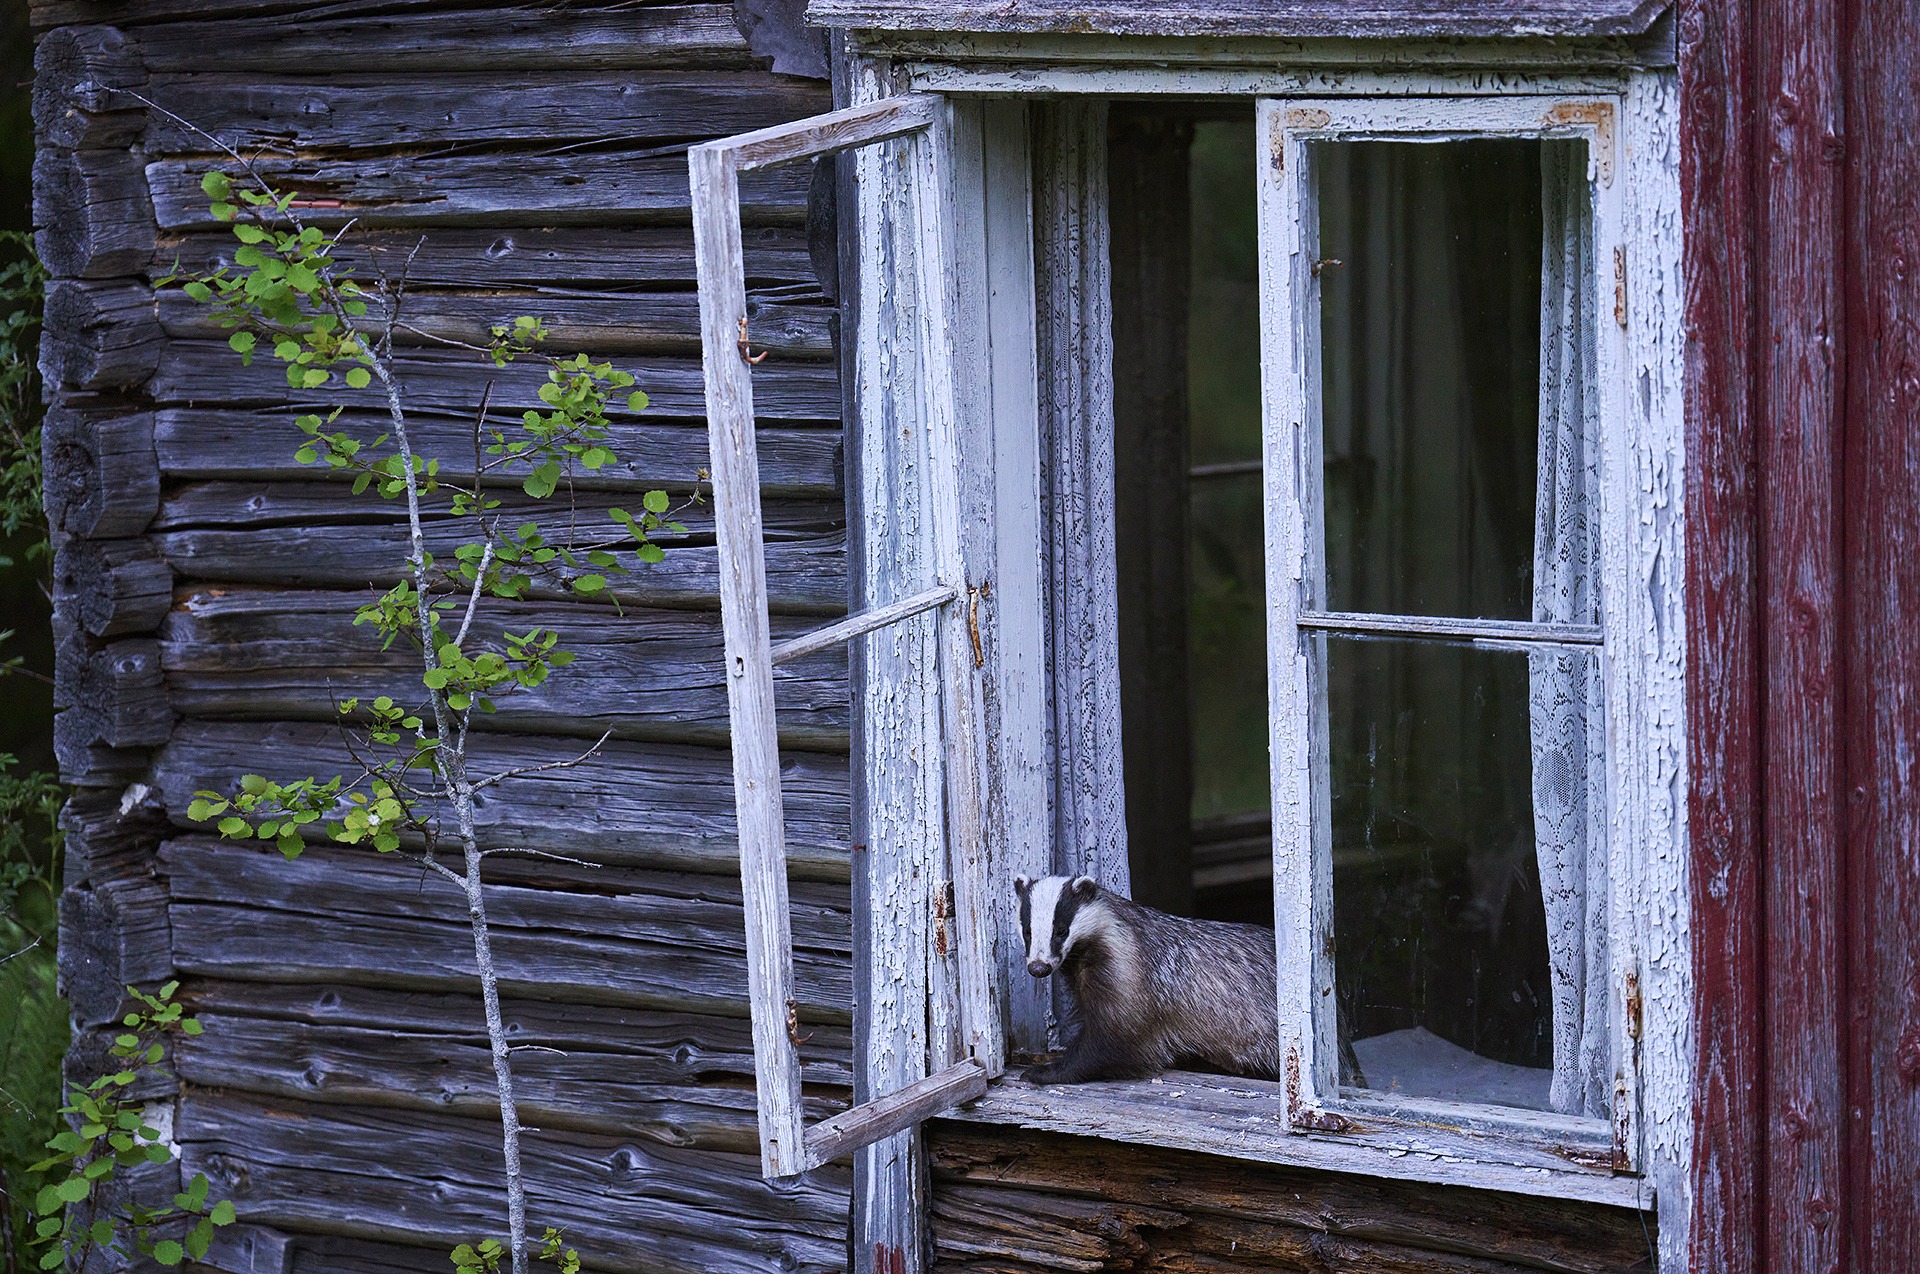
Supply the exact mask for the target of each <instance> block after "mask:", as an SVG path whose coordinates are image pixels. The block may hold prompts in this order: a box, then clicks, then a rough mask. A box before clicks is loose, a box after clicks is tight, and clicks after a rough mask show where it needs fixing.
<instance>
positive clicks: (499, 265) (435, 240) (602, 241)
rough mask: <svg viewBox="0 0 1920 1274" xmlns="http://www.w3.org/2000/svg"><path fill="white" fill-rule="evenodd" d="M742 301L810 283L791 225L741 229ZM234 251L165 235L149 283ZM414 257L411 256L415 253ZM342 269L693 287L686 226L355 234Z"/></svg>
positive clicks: (472, 281) (223, 232)
mask: <svg viewBox="0 0 1920 1274" xmlns="http://www.w3.org/2000/svg"><path fill="white" fill-rule="evenodd" d="M742 240H743V245H742V246H743V247H744V248H745V250H746V265H747V281H748V295H749V297H750V298H751V297H754V295H755V293H756V292H758V291H760V290H762V289H776V290H778V289H795V290H799V289H802V288H804V287H806V286H807V285H811V284H813V283H814V282H815V280H814V274H813V267H812V264H811V262H810V261H809V260H808V257H807V237H806V231H805V229H804V228H802V227H799V226H779V225H775V226H751V227H748V228H747V230H746V231H745V233H744V235H743V236H742ZM239 246H240V244H239V242H238V241H237V240H235V239H234V237H233V232H232V231H231V230H230V229H228V228H227V227H225V226H221V227H219V228H218V229H214V230H194V231H185V232H181V233H177V234H170V235H168V236H166V237H165V238H164V240H163V241H162V243H161V245H160V248H159V251H158V252H157V253H156V255H155V257H154V260H153V263H152V265H151V266H150V267H149V269H150V271H151V272H152V274H153V275H154V276H155V277H156V278H157V277H159V276H161V275H165V274H171V273H173V268H174V263H175V261H176V260H178V262H179V264H180V265H181V266H183V267H184V268H186V269H188V270H195V271H210V270H217V269H219V268H220V267H221V266H222V265H230V264H232V261H233V253H234V251H235V250H236V249H238V248H239ZM416 249H417V250H418V251H417V252H416ZM332 255H333V256H334V258H335V259H336V260H337V261H339V262H340V263H341V265H342V266H343V267H346V268H350V269H352V270H354V271H355V272H356V273H358V274H360V275H362V276H365V275H371V274H378V273H385V274H387V275H389V276H392V277H397V276H398V274H399V273H400V266H401V264H402V262H404V261H405V260H406V259H407V258H408V257H409V256H412V258H413V264H412V266H411V267H409V268H408V270H407V278H408V279H409V280H410V281H411V283H412V284H413V285H414V286H416V287H419V288H422V289H432V288H462V289H475V288H492V287H537V286H554V287H564V286H577V287H580V288H583V289H601V290H605V289H616V290H625V289H631V288H634V287H638V286H642V285H646V286H658V285H663V284H682V285H690V284H692V282H693V274H694V271H693V229H692V227H691V226H548V225H541V224H539V223H538V222H537V221H536V222H535V223H533V224H531V225H522V226H435V227H434V228H433V232H432V233H431V234H428V235H425V236H422V234H421V233H420V230H419V228H418V227H412V228H408V227H404V226H387V227H364V226H356V227H355V228H354V229H353V231H352V233H350V234H348V235H347V237H346V239H345V240H344V241H343V242H342V243H340V244H339V245H338V246H337V247H336V248H335V249H334V251H333V254H332Z"/></svg>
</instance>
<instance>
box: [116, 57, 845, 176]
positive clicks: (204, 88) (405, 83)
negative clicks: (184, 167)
mask: <svg viewBox="0 0 1920 1274" xmlns="http://www.w3.org/2000/svg"><path fill="white" fill-rule="evenodd" d="M357 62H358V59H357V58H356V65H357ZM149 96H150V97H151V98H152V99H153V101H154V102H155V103H157V104H158V105H160V106H161V107H164V108H165V109H166V110H169V111H171V112H173V113H174V114H175V115H178V116H179V117H180V118H181V119H184V120H189V121H191V122H192V124H193V128H199V129H204V130H206V132H208V133H211V134H213V135H214V136H215V137H218V138H219V139H220V140H221V141H223V142H225V143H227V144H228V145H229V146H232V147H233V148H234V149H235V150H238V151H240V152H242V153H243V154H244V153H251V152H253V151H254V150H256V149H258V148H259V147H261V146H271V147H272V148H273V149H274V150H275V151H276V152H279V153H283V154H284V153H286V152H287V151H289V150H303V151H304V150H331V151H368V150H385V149H392V148H400V147H418V146H425V145H432V146H447V145H454V144H476V143H477V144H483V145H487V146H502V145H505V144H508V143H513V142H535V143H540V144H542V145H544V146H558V145H563V144H566V143H570V142H589V141H609V140H611V141H619V142H624V143H627V144H629V145H637V144H645V145H648V146H657V145H661V144H663V143H668V142H672V141H685V140H688V139H700V140H704V139H706V138H710V137H724V136H726V135H728V134H730V133H744V132H750V131H752V130H754V129H757V128H766V127H768V126H769V125H772V124H781V123H785V122H786V121H787V120H790V119H797V118H799V117H800V116H803V115H816V114H819V113H820V112H822V111H828V110H832V109H833V100H832V94H831V93H830V92H829V91H828V89H827V86H826V85H825V84H822V83H817V82H809V81H806V80H796V79H793V78H792V77H789V76H783V75H770V74H768V73H766V72H764V71H742V70H725V71H687V70H677V69H676V70H671V71H669V70H652V71H649V72H648V73H647V74H646V75H644V76H635V75H632V74H620V73H611V74H610V73H607V72H598V73H594V72H584V73H583V72H581V71H578V70H574V69H571V68H570V69H567V70H561V71H544V72H543V71H532V72H527V73H524V74H521V75H516V76H514V77H513V78H512V79H511V80H509V81H503V80H502V79H501V78H500V73H499V71H498V70H497V69H494V68H489V69H486V70H480V71H449V70H439V69H436V70H435V72H434V73H433V74H432V75H431V76H420V75H394V74H392V73H387V74H385V75H382V74H380V73H379V72H371V73H370V72H366V71H361V70H357V69H356V70H353V71H349V72H348V73H346V74H341V75H334V76H329V77H327V78H325V79H316V78H314V77H312V76H310V75H305V74H302V75H300V76H299V77H297V78H291V79H284V78H267V77H264V76H262V75H260V74H259V73H258V72H253V71H242V72H238V73H233V72H229V71H226V70H224V69H223V70H220V71H216V72H214V73H212V74H207V73H206V72H204V71H200V70H198V69H196V70H195V71H191V72H188V73H187V74H186V75H183V76H172V75H162V76H157V77H155V79H154V83H153V87H152V89H151V91H150V93H149ZM193 128H189V127H187V126H186V125H183V124H181V123H179V122H178V121H175V120H172V119H168V118H167V117H166V116H164V115H159V114H156V115H155V116H154V119H153V122H152V123H151V124H150V125H149V126H148V128H147V133H146V147H145V149H146V152H147V154H148V155H149V156H159V155H170V154H181V153H185V154H205V153H208V152H210V151H212V149H213V147H212V146H211V145H209V143H208V142H207V139H206V138H205V137H204V136H202V135H201V134H200V133H198V132H195V131H193Z"/></svg>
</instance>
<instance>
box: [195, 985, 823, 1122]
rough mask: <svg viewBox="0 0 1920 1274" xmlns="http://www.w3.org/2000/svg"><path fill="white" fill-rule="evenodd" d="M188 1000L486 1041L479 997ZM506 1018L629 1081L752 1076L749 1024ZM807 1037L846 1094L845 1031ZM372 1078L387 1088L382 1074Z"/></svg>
mask: <svg viewBox="0 0 1920 1274" xmlns="http://www.w3.org/2000/svg"><path fill="white" fill-rule="evenodd" d="M181 994H182V996H183V998H184V999H186V1000H187V1001H188V1002H189V1003H191V1004H192V1005H193V1006H194V1010H195V1011H196V1012H199V1013H208V1014H216V1015H219V1016H222V1017H224V1018H228V1019H232V1020H236V1021H237V1020H242V1019H244V1020H248V1021H255V1020H257V1021H260V1022H286V1023H290V1024H292V1025H294V1026H298V1027H300V1028H302V1029H310V1030H313V1031H315V1032H318V1034H316V1035H315V1036H314V1038H316V1039H318V1038H323V1037H324V1035H325V1033H326V1032H328V1031H332V1030H336V1029H337V1030H340V1031H346V1032H369V1033H373V1034H391V1035H395V1036H398V1037H401V1038H405V1039H410V1040H411V1039H419V1040H445V1041H451V1042H454V1043H466V1044H474V1045H479V1044H484V1043H485V1042H486V1027H485V1024H484V1022H483V1021H482V1017H481V1006H480V997H479V996H477V995H463V994H460V993H457V992H447V991H402V990H391V989H386V988H381V987H368V986H356V985H354V984H352V983H349V982H334V983H317V984H302V985H298V986H287V985H281V984H276V983H271V982H236V981H230V980H224V979H218V978H213V979H209V978H195V979H194V980H193V983H192V985H190V986H189V987H187V988H186V989H185V990H184V991H182V992H181ZM501 1013H502V1015H503V1016H504V1018H505V1020H506V1022H507V1026H508V1029H509V1030H510V1031H511V1032H512V1033H513V1037H514V1040H515V1042H516V1043H518V1044H524V1045H528V1046H531V1047H530V1050H529V1051H531V1050H532V1049H545V1050H553V1051H554V1052H555V1054H556V1055H559V1054H565V1055H573V1056H582V1055H586V1054H590V1053H591V1054H603V1055H605V1056H606V1057H607V1058H608V1059H609V1061H608V1064H609V1065H614V1064H618V1065H620V1066H623V1067H625V1068H626V1069H625V1073H626V1075H627V1078H628V1079H631V1080H636V1081H645V1082H647V1083H655V1084H670V1085H683V1086H689V1085H698V1084H716V1083H734V1084H739V1083H740V1082H741V1081H744V1080H751V1079H752V1078H753V1033H752V1029H751V1028H750V1027H749V1026H748V1024H747V1021H746V1019H745V1018H744V1017H742V1016H737V1015H734V1014H719V1013H693V1012H689V1011H687V1010H685V1009H673V1010H662V1009H646V1008H634V1007H631V1006H622V1005H609V1004H582V1003H566V1002H561V1001H556V1000H554V999H551V998H548V997H544V996H536V997H528V998H525V999H515V998H513V997H511V996H508V997H506V998H504V999H503V1000H502V1001H501ZM807 1029H808V1037H807V1039H806V1042H805V1043H803V1044H802V1045H801V1046H800V1057H801V1063H802V1067H803V1070H802V1073H803V1074H804V1076H805V1077H806V1081H807V1083H808V1084H809V1085H821V1086H824V1087H827V1088H842V1089H844V1088H846V1087H847V1086H848V1085H849V1084H850V1083H851V1081H852V1073H853V1072H852V1065H851V1054H850V1051H849V1043H850V1041H849V1038H848V1035H847V1030H846V1028H845V1027H843V1026H840V1025H837V1024H835V1023H831V1022H816V1023H810V1024H809V1025H808V1028H807ZM235 1064H236V1065H241V1064H246V1062H245V1060H244V1059H242V1060H241V1061H236V1063H235ZM270 1064H273V1065H278V1064H279V1063H278V1062H272V1063H270ZM371 1078H372V1080H373V1081H374V1082H377V1083H385V1082H387V1081H386V1080H384V1079H383V1078H382V1077H380V1076H373V1077H371ZM394 1100H395V1101H400V1100H402V1099H401V1098H398V1097H396V1098H395V1099H394Z"/></svg>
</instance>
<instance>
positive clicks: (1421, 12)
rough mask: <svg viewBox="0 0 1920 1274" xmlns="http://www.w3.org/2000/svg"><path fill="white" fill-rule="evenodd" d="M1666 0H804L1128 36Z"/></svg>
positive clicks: (865, 22)
mask: <svg viewBox="0 0 1920 1274" xmlns="http://www.w3.org/2000/svg"><path fill="white" fill-rule="evenodd" d="M1668 3H1669V0H1525V2H1524V3H1501V2H1500V0H1413V2H1411V3H1405V2H1401V3H1396V2H1394V0H1385V2H1378V0H1376V2H1373V3H1345V2H1343V0H1288V2H1286V3H1264V2H1262V0H1205V2H1204V3H1199V4H1179V3H1171V2H1169V0H1119V3H1111V4H1104V5H1100V6H1099V7H1097V8H1088V7H1087V6H1086V5H1084V4H1079V3H1074V2H1073V0H1001V2H999V3H992V2H983V3H949V4H937V5H936V4H927V3H915V2H913V0H814V2H813V3H812V4H811V5H809V6H808V10H807V13H808V17H809V19H810V20H811V21H814V22H817V23H820V24H823V25H826V26H834V27H850V28H859V29H876V30H912V31H979V32H1025V33H1036V34H1050V33H1071V34H1075V35H1086V34H1101V35H1135V36H1140V35H1144V36H1198V35H1209V36H1225V35H1240V36H1270V37H1271V36H1281V37H1291V38H1300V37H1308V36H1317V37H1333V38H1358V39H1380V38H1388V37H1404V36H1517V35H1551V36H1598V35H1638V34H1640V33H1641V32H1643V31H1645V30H1646V29H1647V28H1648V27H1649V26H1651V25H1652V23H1653V20H1654V19H1655V18H1657V17H1659V16H1660V14H1661V13H1662V12H1663V11H1665V9H1666V8H1667V5H1668Z"/></svg>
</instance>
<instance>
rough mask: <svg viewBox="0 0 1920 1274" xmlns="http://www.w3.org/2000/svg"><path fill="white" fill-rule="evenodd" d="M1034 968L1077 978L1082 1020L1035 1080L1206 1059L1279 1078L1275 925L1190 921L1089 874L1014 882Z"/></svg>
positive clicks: (1118, 1074) (1128, 1072)
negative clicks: (1130, 896)
mask: <svg viewBox="0 0 1920 1274" xmlns="http://www.w3.org/2000/svg"><path fill="white" fill-rule="evenodd" d="M1013 888H1014V892H1015V893H1017V894H1018V895H1019V896H1020V933H1021V937H1022V938H1024V939H1025V941H1026V947H1027V972H1028V973H1031V974H1032V975H1033V976H1034V977H1036V978H1044V977H1048V976H1050V975H1052V974H1053V973H1055V972H1059V973H1061V974H1062V975H1063V976H1064V977H1065V978H1066V980H1067V987H1068V989H1069V991H1070V992H1071V995H1072V999H1073V1007H1074V1009H1075V1010H1076V1011H1077V1016H1078V1018H1079V1022H1080V1031H1079V1034H1077V1035H1076V1036H1074V1038H1073V1041H1072V1042H1071V1043H1070V1044H1068V1045H1067V1051H1066V1054H1065V1056H1063V1057H1061V1058H1059V1059H1058V1060H1056V1061H1051V1062H1047V1063H1045V1064H1043V1065H1039V1066H1030V1067H1028V1068H1027V1069H1026V1071H1025V1072H1023V1074H1022V1078H1024V1079H1026V1080H1028V1081H1029V1082H1031V1083H1035V1084H1077V1083H1081V1082H1083V1081H1086V1080H1092V1079H1139V1078H1142V1077H1144V1076H1147V1075H1152V1074H1156V1073H1157V1072H1159V1071H1163V1070H1166V1069H1167V1068H1168V1067H1170V1066H1175V1065H1186V1066H1198V1067H1203V1068H1206V1069H1210V1070H1215V1071H1220V1072H1224V1073H1226V1074H1230V1075H1246V1076H1251V1077H1254V1078H1258V1079H1278V1078H1279V1077H1280V1023H1279V1004H1278V1001H1279V991H1278V987H1277V985H1276V982H1275V977H1274V950H1273V930H1271V929H1261V928H1258V927H1256V926H1254V925H1237V924H1226V923H1223V922H1221V921H1217V920H1188V919H1186V918H1185V917H1182V916H1170V915H1168V914H1167V913H1166V912H1164V911H1155V910H1154V909H1153V908H1152V907H1146V906H1142V905H1141V904H1139V903H1137V902H1133V901H1131V900H1130V899H1127V898H1122V897H1121V896H1120V895H1118V894H1116V893H1113V892H1111V891H1110V890H1106V889H1102V888H1101V887H1100V885H1099V883H1098V882H1097V881H1095V880H1094V879H1093V878H1092V877H1091V876H1046V877H1043V878H1042V879H1040V880H1031V879H1029V878H1027V877H1025V876H1018V877H1016V878H1015V879H1014V882H1013Z"/></svg>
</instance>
